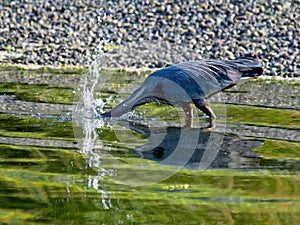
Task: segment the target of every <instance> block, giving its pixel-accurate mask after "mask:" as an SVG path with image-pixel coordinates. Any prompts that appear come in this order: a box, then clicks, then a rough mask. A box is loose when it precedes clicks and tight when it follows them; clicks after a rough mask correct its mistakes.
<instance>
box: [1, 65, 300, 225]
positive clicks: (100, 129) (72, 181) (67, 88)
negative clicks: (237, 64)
mask: <svg viewBox="0 0 300 225" xmlns="http://www.w3.org/2000/svg"><path fill="white" fill-rule="evenodd" d="M0 73H1V74H0V79H1V80H0V81H1V83H0V102H1V103H0V104H1V107H0V110H1V114H0V121H1V123H0V152H1V156H0V202H1V207H0V221H1V223H2V224H298V221H300V210H299V209H300V198H299V196H300V176H299V171H300V166H299V165H300V164H299V159H300V128H299V124H300V113H299V105H300V104H299V96H300V95H299V91H300V85H299V83H297V82H282V81H264V80H257V81H253V82H248V83H244V84H242V85H239V86H237V87H235V88H233V89H230V90H229V91H227V92H226V93H224V94H222V95H219V96H215V97H213V99H212V102H213V107H214V109H215V111H216V114H217V115H218V116H219V117H218V119H217V128H216V129H215V130H213V131H212V132H207V131H205V126H206V124H207V120H206V118H205V117H202V114H201V113H199V114H198V115H199V118H197V121H196V119H195V121H194V123H195V124H196V126H195V127H194V128H182V123H183V121H182V111H181V110H180V109H173V108H172V107H166V106H162V105H157V104H149V105H146V106H143V107H141V108H139V109H137V110H136V111H135V112H134V113H132V114H131V115H129V116H127V117H125V118H123V119H120V120H108V121H101V120H99V119H97V118H94V117H92V118H89V117H87V118H86V119H85V120H80V121H84V122H85V125H84V126H83V125H82V124H81V126H79V127H75V129H73V126H74V121H72V119H73V117H72V114H73V112H74V105H76V104H78V95H77V94H78V92H80V91H82V86H81V88H78V87H79V86H80V84H82V83H83V81H84V76H83V75H82V74H81V72H80V73H79V74H77V73H76V71H55V73H54V72H53V71H36V70H33V71H27V70H26V71H18V70H8V69H2V71H1V72H0ZM147 73H148V72H145V73H143V72H141V73H137V72H130V73H129V72H126V71H102V73H101V75H102V77H101V79H105V77H109V79H107V80H106V82H103V83H105V85H102V86H101V85H100V86H97V87H95V92H94V93H92V94H93V99H95V102H96V104H101V101H100V99H101V100H103V101H104V102H106V105H105V108H106V109H109V108H111V107H112V106H113V105H115V104H117V103H118V102H120V101H121V99H124V98H125V97H127V96H128V95H129V94H130V93H131V92H132V90H133V89H134V88H135V87H137V86H138V85H139V84H140V83H141V82H142V81H143V79H144V77H145V76H146V75H147ZM102 81H103V80H102ZM74 96H75V100H74ZM86 104H88V103H86ZM97 110H101V107H99V109H97ZM195 113H197V112H196V111H195ZM80 121H79V122H80ZM75 122H76V123H77V122H78V121H75ZM97 123H98V124H97ZM77 125H78V124H77ZM216 149H217V150H216ZM174 152H175V153H176V154H175V153H174ZM175 156H176V157H175Z"/></svg>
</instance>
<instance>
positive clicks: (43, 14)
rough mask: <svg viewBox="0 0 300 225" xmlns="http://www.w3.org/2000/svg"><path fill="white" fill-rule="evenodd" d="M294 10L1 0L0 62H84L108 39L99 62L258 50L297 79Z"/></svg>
mask: <svg viewBox="0 0 300 225" xmlns="http://www.w3.org/2000/svg"><path fill="white" fill-rule="evenodd" d="M299 10H300V1H298V0H297V1H296V0H272V1H271V3H270V1H255V0H248V1H247V2H243V5H241V1H229V0H222V1H211V0H207V1H204V0H195V1H185V0H174V1H171V0H151V1H150V0H134V1H125V0H120V1H112V0H111V1H109V0H95V1H89V0H81V1H77V0H60V1H52V0H44V1H38V0H14V1H1V3H0V33H1V35H0V53H1V58H0V63H23V64H27V63H34V64H41V65H62V64H63V65H66V64H71V65H80V64H88V63H90V62H91V60H93V59H95V58H96V54H97V46H98V44H99V43H100V42H101V41H110V42H111V44H113V45H112V46H115V47H116V48H111V49H109V50H107V51H106V52H105V53H104V54H103V55H102V57H100V59H101V60H103V63H102V64H101V63H100V64H101V65H102V66H106V67H115V66H118V67H132V66H135V67H144V68H147V67H148V68H153V67H155V68H156V67H157V68H158V67H163V66H165V65H169V64H172V63H178V62H182V61H189V60H201V59H208V58H218V59H234V58H237V57H240V56H249V55H257V56H258V57H259V58H260V60H261V61H262V63H263V66H264V68H265V75H270V76H282V77H300V71H299V64H300V50H299V49H300V48H299V43H300V41H299V34H300V28H299V24H300V13H299ZM146 50H147V51H146ZM3 55H4V57H3ZM5 56H6V57H5ZM104 62H105V63H104Z"/></svg>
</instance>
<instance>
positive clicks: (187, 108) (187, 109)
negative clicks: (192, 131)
mask: <svg viewBox="0 0 300 225" xmlns="http://www.w3.org/2000/svg"><path fill="white" fill-rule="evenodd" d="M182 108H183V111H184V113H185V115H186V120H185V127H193V106H192V104H191V103H190V104H186V105H184V106H183V107H182Z"/></svg>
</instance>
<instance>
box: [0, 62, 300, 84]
mask: <svg viewBox="0 0 300 225" xmlns="http://www.w3.org/2000/svg"><path fill="white" fill-rule="evenodd" d="M5 68H8V69H10V70H15V71H21V72H26V71H31V72H32V71H33V72H40V73H42V72H50V73H51V70H54V71H56V72H57V73H60V72H61V73H65V72H66V71H68V70H69V72H68V74H81V75H84V73H83V72H84V71H87V70H88V65H61V66H53V65H36V64H14V63H1V62H0V71H5ZM162 68H163V67H162ZM99 69H105V70H111V71H119V72H122V71H124V72H132V73H133V72H149V73H152V72H154V71H156V70H159V69H161V68H155V69H153V68H146V67H143V68H135V67H126V68H125V67H123V68H109V67H99ZM64 71H65V72H64ZM71 71H73V72H74V73H70V72H71ZM257 80H264V81H283V82H285V81H286V82H296V83H299V84H300V77H281V76H270V75H262V76H260V77H259V78H258V79H257Z"/></svg>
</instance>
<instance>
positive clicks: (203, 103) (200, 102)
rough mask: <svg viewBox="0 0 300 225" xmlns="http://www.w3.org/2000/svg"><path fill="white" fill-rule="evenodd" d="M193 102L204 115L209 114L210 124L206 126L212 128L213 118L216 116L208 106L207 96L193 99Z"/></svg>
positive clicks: (213, 125) (213, 124)
mask: <svg viewBox="0 0 300 225" xmlns="http://www.w3.org/2000/svg"><path fill="white" fill-rule="evenodd" d="M193 102H194V104H195V106H196V107H197V108H198V109H200V110H201V111H202V112H204V113H205V114H206V115H208V116H209V123H210V126H209V127H208V128H214V127H215V120H216V118H217V117H216V115H215V113H214V112H213V110H212V108H211V107H210V104H209V102H208V100H207V98H202V99H193Z"/></svg>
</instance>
